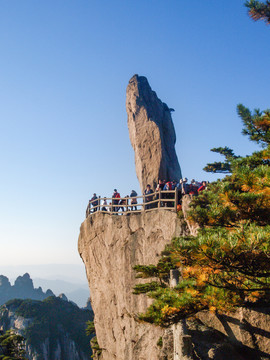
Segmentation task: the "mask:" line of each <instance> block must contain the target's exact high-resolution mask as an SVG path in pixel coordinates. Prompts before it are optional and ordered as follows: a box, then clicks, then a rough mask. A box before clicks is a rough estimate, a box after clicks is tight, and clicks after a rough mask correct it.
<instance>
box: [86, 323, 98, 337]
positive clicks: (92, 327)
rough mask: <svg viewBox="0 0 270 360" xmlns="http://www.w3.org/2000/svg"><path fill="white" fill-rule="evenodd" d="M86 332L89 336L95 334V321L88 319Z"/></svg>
mask: <svg viewBox="0 0 270 360" xmlns="http://www.w3.org/2000/svg"><path fill="white" fill-rule="evenodd" d="M85 332H86V335H87V336H91V335H94V334H95V333H96V329H95V324H94V321H90V320H88V321H87V322H86V329H85Z"/></svg>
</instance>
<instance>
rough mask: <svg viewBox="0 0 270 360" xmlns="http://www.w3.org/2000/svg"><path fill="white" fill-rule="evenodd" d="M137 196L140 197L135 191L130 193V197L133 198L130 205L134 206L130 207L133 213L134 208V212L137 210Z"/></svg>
mask: <svg viewBox="0 0 270 360" xmlns="http://www.w3.org/2000/svg"><path fill="white" fill-rule="evenodd" d="M136 196H138V194H137V193H136V191H135V190H132V191H131V193H130V197H131V198H132V199H131V203H130V204H131V205H133V206H131V207H130V209H131V211H133V208H134V210H137V203H138V202H137V199H136Z"/></svg>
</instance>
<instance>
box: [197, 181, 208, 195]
mask: <svg viewBox="0 0 270 360" xmlns="http://www.w3.org/2000/svg"><path fill="white" fill-rule="evenodd" d="M205 189H206V181H203V182H202V186H200V187H199V189H198V193H199V192H201V191H203V190H205Z"/></svg>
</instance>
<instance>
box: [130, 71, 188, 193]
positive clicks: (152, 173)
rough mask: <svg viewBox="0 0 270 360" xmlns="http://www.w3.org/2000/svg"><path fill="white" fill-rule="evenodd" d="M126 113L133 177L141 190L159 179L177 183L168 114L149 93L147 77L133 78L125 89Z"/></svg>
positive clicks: (160, 103)
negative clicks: (134, 171) (133, 165)
mask: <svg viewBox="0 0 270 360" xmlns="http://www.w3.org/2000/svg"><path fill="white" fill-rule="evenodd" d="M126 110H127V115H128V129H129V137H130V141H131V145H132V147H133V149H134V153H135V165H136V173H137V177H138V180H139V183H140V187H141V190H142V192H143V190H144V189H145V187H146V185H147V184H151V186H154V187H155V185H156V184H157V182H158V179H162V180H163V179H165V180H167V181H168V180H176V181H179V179H180V178H181V170H180V166H179V163H178V159H177V155H176V152H175V147H174V145H175V142H176V135H175V130H174V125H173V122H172V117H171V111H172V110H173V109H169V107H168V106H167V104H165V103H163V102H162V101H161V100H160V99H159V98H158V97H157V95H156V93H155V92H154V91H153V90H152V89H151V87H150V85H149V83H148V81H147V79H146V77H144V76H138V75H134V76H133V77H132V78H131V79H130V81H129V84H128V86H127V94H126Z"/></svg>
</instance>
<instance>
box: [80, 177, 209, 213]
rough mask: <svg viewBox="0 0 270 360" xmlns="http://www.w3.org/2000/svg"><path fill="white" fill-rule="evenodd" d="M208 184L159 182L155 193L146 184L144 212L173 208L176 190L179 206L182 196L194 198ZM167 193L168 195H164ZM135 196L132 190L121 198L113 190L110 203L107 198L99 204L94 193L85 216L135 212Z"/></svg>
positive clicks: (136, 203)
mask: <svg viewBox="0 0 270 360" xmlns="http://www.w3.org/2000/svg"><path fill="white" fill-rule="evenodd" d="M208 183H209V182H207V181H202V182H198V181H195V180H194V179H192V180H191V182H190V184H189V183H188V179H187V178H183V179H180V180H179V182H176V181H175V180H172V181H165V180H159V181H158V184H157V186H156V188H155V191H154V190H153V189H152V187H151V185H150V184H147V186H146V189H145V190H144V192H143V195H144V196H143V203H144V207H145V210H149V209H152V208H155V207H158V206H161V207H174V206H175V190H176V189H177V190H178V191H177V204H181V198H182V196H184V195H188V194H189V195H192V196H196V195H198V194H199V193H200V192H201V191H204V190H205V189H207V184H208ZM167 191H168V193H166V192H167ZM170 191H171V192H170ZM137 196H138V194H137V192H136V191H135V190H132V191H131V193H130V195H126V196H125V197H124V198H121V196H120V193H119V192H118V191H117V189H114V191H113V194H112V197H111V202H110V203H108V202H107V198H106V197H104V198H103V199H102V204H101V201H100V197H97V194H96V193H94V194H93V196H92V198H91V199H90V200H89V203H88V207H87V214H89V213H90V212H96V211H98V210H101V211H111V212H113V213H117V212H118V211H119V210H121V212H125V211H137V205H138V201H137ZM177 204H176V205H177Z"/></svg>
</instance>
